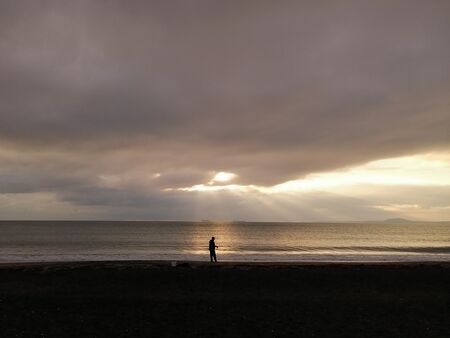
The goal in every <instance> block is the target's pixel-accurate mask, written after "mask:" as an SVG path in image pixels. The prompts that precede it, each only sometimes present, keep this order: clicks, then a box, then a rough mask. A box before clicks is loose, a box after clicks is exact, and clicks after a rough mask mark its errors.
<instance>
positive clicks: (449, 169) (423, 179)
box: [179, 153, 450, 193]
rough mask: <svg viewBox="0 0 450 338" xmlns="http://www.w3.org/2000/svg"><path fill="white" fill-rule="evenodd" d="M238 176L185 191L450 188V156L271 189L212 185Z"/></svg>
mask: <svg viewBox="0 0 450 338" xmlns="http://www.w3.org/2000/svg"><path fill="white" fill-rule="evenodd" d="M235 176H236V175H235V174H233V173H227V172H219V173H217V174H216V175H215V176H214V178H213V180H211V181H210V182H209V185H206V184H198V185H195V186H192V187H187V188H181V189H179V190H183V191H221V190H229V191H250V190H252V191H255V190H256V191H260V192H263V193H279V192H291V191H292V192H295V191H313V190H329V191H332V190H336V189H341V188H343V187H356V188H357V187H358V186H359V187H361V186H364V185H414V186H447V185H450V154H447V153H444V154H442V153H441V154H425V155H415V156H406V157H397V158H391V159H384V160H378V161H373V162H369V163H366V164H364V165H361V166H355V167H352V168H349V169H346V170H339V171H334V172H326V173H315V174H310V175H307V176H306V177H305V178H303V179H298V180H293V181H288V182H285V183H281V184H278V185H275V186H271V187H261V186H253V185H235V184H231V185H221V186H218V185H212V184H214V183H215V182H227V181H229V180H231V179H233V178H234V177H235ZM356 188H355V189H356Z"/></svg>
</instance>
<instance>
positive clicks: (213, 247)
mask: <svg viewBox="0 0 450 338" xmlns="http://www.w3.org/2000/svg"><path fill="white" fill-rule="evenodd" d="M214 240H215V238H214V237H211V240H210V241H209V258H211V262H212V261H213V259H214V262H216V263H217V257H216V248H218V246H217V245H216V243H215V242H214Z"/></svg>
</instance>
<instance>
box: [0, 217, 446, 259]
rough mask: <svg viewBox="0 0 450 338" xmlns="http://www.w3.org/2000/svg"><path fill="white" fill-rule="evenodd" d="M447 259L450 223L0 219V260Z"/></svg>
mask: <svg viewBox="0 0 450 338" xmlns="http://www.w3.org/2000/svg"><path fill="white" fill-rule="evenodd" d="M211 236H215V237H216V244H217V245H219V249H218V250H217V254H218V258H219V259H221V260H229V261H368V260H370V261H387V260H388V261H389V260H390V261H392V260H394V261H425V260H433V261H450V223H408V224H379V223H373V224H356V223H348V224H329V223H322V224H318V223H249V222H241V223H206V222H203V223H202V222H200V223H199V222H197V223H196V222H75V221H74V222H54V221H49V222H44V221H43V222H23V221H17V222H10V221H2V222H0V261H2V262H11V261H15V262H17V261H41V260H46V261H51V260H58V261H60V260H62V261H65V260H115V259H120V260H122V259H125V260H128V259H131V260H135V259H157V260H160V259H164V260H166V259H167V260H208V241H209V239H210V238H211Z"/></svg>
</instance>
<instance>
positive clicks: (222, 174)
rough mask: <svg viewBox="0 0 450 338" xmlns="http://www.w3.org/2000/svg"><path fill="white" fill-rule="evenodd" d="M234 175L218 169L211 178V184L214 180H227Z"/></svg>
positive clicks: (234, 175)
mask: <svg viewBox="0 0 450 338" xmlns="http://www.w3.org/2000/svg"><path fill="white" fill-rule="evenodd" d="M235 177H236V174H233V173H228V172H226V171H220V172H218V173H217V174H216V175H215V176H214V178H213V179H212V180H211V182H210V183H211V184H212V183H215V182H228V181H231V180H232V179H233V178H235Z"/></svg>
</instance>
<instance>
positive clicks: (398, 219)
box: [383, 218, 414, 223]
mask: <svg viewBox="0 0 450 338" xmlns="http://www.w3.org/2000/svg"><path fill="white" fill-rule="evenodd" d="M383 223H414V221H411V220H409V219H405V218H389V219H386V220H384V221H383Z"/></svg>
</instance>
